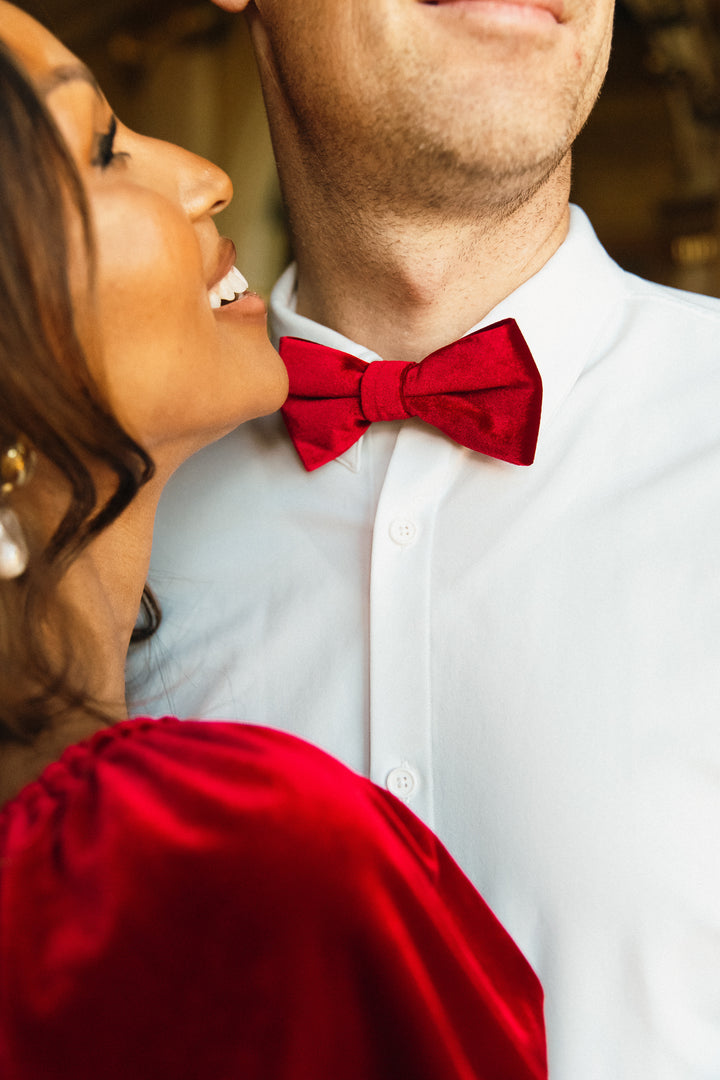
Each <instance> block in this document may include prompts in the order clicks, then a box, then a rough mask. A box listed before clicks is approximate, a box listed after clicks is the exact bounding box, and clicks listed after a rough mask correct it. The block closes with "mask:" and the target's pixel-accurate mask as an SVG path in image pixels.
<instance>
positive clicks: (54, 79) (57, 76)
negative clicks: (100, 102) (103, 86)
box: [37, 64, 102, 98]
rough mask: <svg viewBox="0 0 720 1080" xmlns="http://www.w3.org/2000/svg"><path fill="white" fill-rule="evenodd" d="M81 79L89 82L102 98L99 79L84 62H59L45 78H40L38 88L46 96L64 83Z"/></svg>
mask: <svg viewBox="0 0 720 1080" xmlns="http://www.w3.org/2000/svg"><path fill="white" fill-rule="evenodd" d="M76 80H80V81H81V82H85V83H87V84H88V85H89V86H91V87H92V88H93V90H94V91H95V93H96V94H97V96H98V97H99V98H102V92H101V90H100V86H99V84H98V81H97V79H96V78H95V76H94V75H93V73H92V71H90V69H89V68H86V67H85V65H84V64H59V65H58V67H55V68H53V69H52V71H50V72H49V73H48V74H47V75H46V76H45V77H44V78H42V79H40V80H38V84H37V85H38V89H39V90H40V92H41V94H43V95H44V96H45V97H47V95H48V94H49V93H51V92H52V91H53V90H54V89H55V88H56V87H57V86H62V85H63V84H64V83H69V82H75V81H76Z"/></svg>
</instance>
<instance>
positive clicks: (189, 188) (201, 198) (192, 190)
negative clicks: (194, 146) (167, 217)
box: [178, 150, 233, 220]
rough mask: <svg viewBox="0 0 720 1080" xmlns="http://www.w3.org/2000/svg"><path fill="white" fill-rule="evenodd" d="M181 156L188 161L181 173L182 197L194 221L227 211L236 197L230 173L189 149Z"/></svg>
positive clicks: (180, 186)
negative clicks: (226, 208)
mask: <svg viewBox="0 0 720 1080" xmlns="http://www.w3.org/2000/svg"><path fill="white" fill-rule="evenodd" d="M180 153H181V154H182V155H183V156H184V158H185V159H186V160H185V161H184V162H183V163H182V168H181V169H179V170H178V173H179V182H178V194H179V196H180V201H181V202H182V205H183V206H184V208H185V210H186V211H187V213H188V216H189V217H190V218H191V219H192V220H196V219H197V218H201V217H204V216H205V215H206V214H218V213H219V212H220V211H221V210H224V209H225V207H226V206H227V205H228V203H229V202H230V200H231V199H232V196H233V186H232V181H231V179H230V177H229V176H228V174H227V173H226V172H224V170H223V169H221V168H219V167H218V166H217V165H213V163H212V162H211V161H207V160H206V159H205V158H201V157H197V155H195V154H191V153H190V152H189V151H187V150H181V151H180Z"/></svg>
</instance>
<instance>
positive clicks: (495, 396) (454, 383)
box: [280, 319, 542, 470]
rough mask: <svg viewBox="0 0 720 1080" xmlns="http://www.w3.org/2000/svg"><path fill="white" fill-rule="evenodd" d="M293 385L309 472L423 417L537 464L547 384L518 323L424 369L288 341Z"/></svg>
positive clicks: (283, 350)
mask: <svg viewBox="0 0 720 1080" xmlns="http://www.w3.org/2000/svg"><path fill="white" fill-rule="evenodd" d="M280 354H281V356H282V358H283V360H284V361H285V364H286V366H287V369H288V374H289V377H290V394H289V397H288V400H287V402H286V403H285V405H284V407H283V410H282V412H283V416H284V418H285V422H286V424H287V428H288V431H289V433H290V437H291V438H292V440H293V442H294V443H295V446H296V449H297V451H298V454H299V455H300V458H301V460H302V462H303V464H304V465H305V468H306V469H308V470H312V469H317V468H319V466H321V465H324V464H325V463H326V462H327V461H331V460H333V458H336V457H338V456H339V455H340V454H342V453H344V452H345V451H346V450H347V449H349V447H351V446H352V445H353V443H355V442H357V440H358V439H359V438H360V436H361V435H362V434H363V433H364V432H365V431H366V430H367V428H368V427H369V426H370V424H371V423H373V422H374V421H377V420H403V419H406V418H407V417H409V416H416V417H419V418H420V419H421V420H424V421H425V422H426V423H428V424H432V425H433V426H434V427H437V428H439V429H440V430H441V431H443V432H444V433H445V434H446V435H449V436H450V438H452V439H454V441H455V442H458V443H460V444H461V445H462V446H467V447H469V449H471V450H475V451H477V452H478V453H481V454H487V455H489V456H491V457H495V458H499V459H501V460H502V461H509V462H512V463H513V464H516V465H531V464H532V462H533V460H534V457H535V446H536V443H537V437H538V431H539V427H540V413H541V406H542V380H541V378H540V373H539V372H538V370H537V367H536V365H535V362H534V360H533V358H532V354H531V353H530V350H529V348H528V346H527V343H526V342H525V339H524V338H523V336H522V333H521V332H520V329H519V327H518V325H517V323H516V322H515V320H514V319H504V320H503V321H501V322H498V323H494V324H493V325H492V326H487V327H484V328H483V329H482V330H476V331H475V332H474V333H472V334H468V335H467V336H466V337H463V338H460V339H459V340H458V341H455V342H453V343H452V344H451V345H446V346H444V347H443V348H441V349H437V350H436V351H435V352H434V353H431V354H430V355H429V356H427V357H425V359H424V360H421V361H420V363H418V364H404V363H399V362H397V361H375V362H373V363H371V364H367V363H365V361H363V360H359V359H358V358H357V357H355V356H352V355H351V354H350V353H344V352H341V351H339V350H337V349H330V348H328V347H327V346H324V345H318V344H316V343H314V342H310V341H303V340H302V339H301V338H291V337H284V338H281V339H280Z"/></svg>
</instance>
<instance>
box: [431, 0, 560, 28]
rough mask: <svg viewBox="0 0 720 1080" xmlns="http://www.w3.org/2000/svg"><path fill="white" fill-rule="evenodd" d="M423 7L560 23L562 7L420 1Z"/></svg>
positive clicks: (492, 0) (554, 0)
mask: <svg viewBox="0 0 720 1080" xmlns="http://www.w3.org/2000/svg"><path fill="white" fill-rule="evenodd" d="M421 2H422V3H423V5H424V6H425V7H442V8H452V9H456V10H463V11H466V12H469V13H472V12H474V13H475V14H477V15H479V16H489V17H492V16H496V17H498V18H504V19H507V20H508V21H515V22H547V23H559V22H561V21H562V9H563V5H562V3H560V2H559V0H551V2H550V3H548V4H547V5H545V4H535V3H528V2H526V0H421Z"/></svg>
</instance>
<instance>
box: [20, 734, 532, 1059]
mask: <svg viewBox="0 0 720 1080" xmlns="http://www.w3.org/2000/svg"><path fill="white" fill-rule="evenodd" d="M545 1076H546V1065H545V1037H544V1029H543V1019H542V991H541V989H540V985H539V983H538V981H537V979H536V977H535V975H534V974H533V972H532V970H531V969H530V967H529V966H528V964H527V962H526V961H525V959H524V958H523V956H522V955H521V953H520V952H519V950H518V949H517V948H516V946H515V945H514V944H513V942H512V941H511V939H510V938H509V936H508V935H507V934H506V933H505V931H504V930H503V929H502V927H501V926H500V925H499V923H498V922H497V920H496V919H495V918H494V916H493V915H492V914H491V912H490V911H489V909H488V908H487V907H486V905H485V904H484V903H483V901H482V900H481V899H480V897H479V896H478V894H477V893H476V892H475V890H474V889H473V887H472V886H471V885H470V883H469V882H468V881H467V879H466V878H465V877H464V875H463V874H462V873H461V872H460V870H459V869H458V867H457V866H456V864H455V863H454V862H453V861H452V859H451V858H450V856H449V855H448V854H447V852H446V851H445V849H444V848H443V847H442V845H441V844H440V843H439V841H437V840H436V839H435V837H434V836H433V835H432V833H430V832H429V831H428V830H427V829H426V828H425V827H424V826H423V825H422V824H421V823H420V821H419V820H418V819H417V818H415V817H414V815H413V814H412V813H410V812H409V811H408V810H407V809H406V808H405V806H403V805H402V804H401V803H400V802H398V801H397V800H396V799H395V798H394V797H393V796H392V795H389V794H388V793H387V792H385V791H382V790H380V789H379V788H377V787H375V786H374V785H372V784H370V783H369V782H368V781H366V780H363V779H362V778H360V777H358V776H356V775H355V774H354V773H352V772H350V771H349V770H347V769H346V768H344V766H342V765H340V764H339V763H338V762H336V761H335V760H334V759H332V758H330V757H329V756H328V755H326V754H324V753H323V752H321V751H319V750H316V749H315V748H313V747H311V746H309V745H308V744H307V743H304V742H302V741H301V740H299V739H296V738H293V737H291V736H288V735H285V734H282V733H279V732H276V731H271V730H268V729H265V728H258V727H252V726H246V725H241V724H221V723H207V722H195V721H182V722H180V721H177V720H174V719H165V720H160V721H153V720H142V719H140V720H131V721H127V722H125V723H121V724H117V725H116V726H114V727H111V728H108V729H107V730H104V731H101V732H99V733H98V734H97V735H94V736H93V737H92V738H90V739H88V740H86V741H85V742H83V743H80V744H77V745H75V746H72V747H70V748H69V749H68V750H66V751H65V753H64V754H63V756H62V758H61V759H60V760H59V761H58V762H55V763H54V764H52V765H50V766H49V767H48V768H47V769H45V771H44V773H43V774H42V776H41V777H40V778H39V779H38V780H36V781H34V782H33V783H31V784H29V785H28V786H27V787H26V788H24V790H23V791H22V792H21V793H20V794H19V795H18V796H17V797H16V798H15V799H13V800H12V801H11V802H9V803H8V804H7V805H6V806H5V808H4V809H3V810H2V812H1V813H0V1077H2V1080H121V1078H122V1080H164V1078H168V1080H261V1078H262V1080H383V1078H387V1080H391V1078H392V1080H398V1077H402V1078H403V1080H460V1078H462V1080H471V1078H472V1080H538V1078H541V1077H545Z"/></svg>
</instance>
